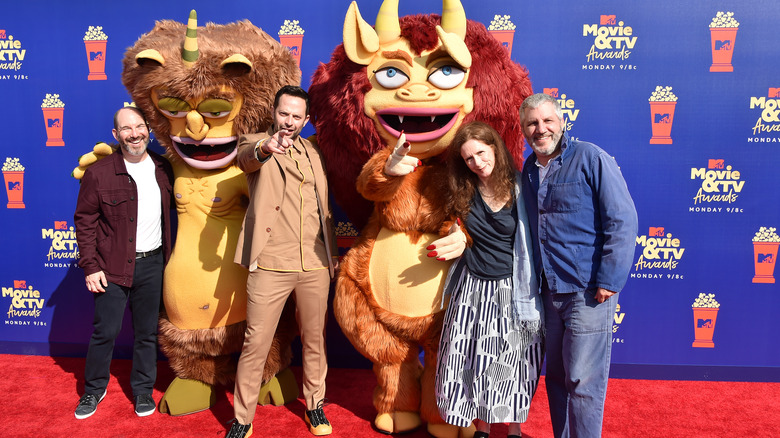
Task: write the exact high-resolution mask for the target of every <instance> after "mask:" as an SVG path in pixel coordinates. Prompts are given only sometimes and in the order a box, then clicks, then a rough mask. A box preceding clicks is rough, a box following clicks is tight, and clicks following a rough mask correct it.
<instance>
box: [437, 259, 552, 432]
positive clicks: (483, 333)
mask: <svg viewBox="0 0 780 438" xmlns="http://www.w3.org/2000/svg"><path fill="white" fill-rule="evenodd" d="M464 270H465V272H464V275H463V278H462V283H461V286H460V287H458V288H456V290H455V291H454V292H453V295H452V297H451V298H450V304H449V306H448V308H447V311H446V314H445V316H444V327H443V328H442V334H441V343H440V346H439V357H438V368H437V371H436V402H437V404H438V407H439V413H440V414H441V417H442V418H443V419H444V421H446V422H447V423H450V424H454V425H456V426H460V427H468V426H469V425H470V424H471V423H472V421H474V419H475V418H479V419H480V420H482V421H484V422H486V423H523V422H525V421H526V419H528V409H529V408H530V406H531V398H533V395H534V393H535V392H536V386H537V384H538V382H539V375H540V373H541V364H542V358H543V356H544V345H543V342H542V338H541V336H539V335H538V334H530V333H529V332H528V331H527V330H523V329H522V328H521V327H520V325H519V324H518V325H515V324H514V323H513V319H512V278H511V277H510V278H504V279H501V280H483V279H480V278H476V277H474V276H472V275H471V274H470V273H469V271H468V269H467V268H465V269H464Z"/></svg>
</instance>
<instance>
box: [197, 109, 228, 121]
mask: <svg viewBox="0 0 780 438" xmlns="http://www.w3.org/2000/svg"><path fill="white" fill-rule="evenodd" d="M228 114H230V111H216V112H210V113H200V115H202V116H203V117H205V118H207V119H218V118H220V117H225V116H226V115H228Z"/></svg>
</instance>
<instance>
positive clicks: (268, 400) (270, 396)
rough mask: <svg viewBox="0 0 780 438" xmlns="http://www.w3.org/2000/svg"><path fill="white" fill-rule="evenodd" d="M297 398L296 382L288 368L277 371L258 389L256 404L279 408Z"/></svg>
mask: <svg viewBox="0 0 780 438" xmlns="http://www.w3.org/2000/svg"><path fill="white" fill-rule="evenodd" d="M297 398H298V382H296V381H295V375H294V374H293V372H292V371H290V369H289V368H285V369H283V370H281V371H279V372H278V373H277V374H276V375H275V376H273V377H272V378H271V380H270V381H268V383H266V384H265V385H263V386H262V387H261V388H260V395H259V396H258V397H257V403H258V404H259V405H261V406H266V405H271V404H272V405H274V406H281V405H283V404H285V403H289V402H291V401H293V400H295V399H297Z"/></svg>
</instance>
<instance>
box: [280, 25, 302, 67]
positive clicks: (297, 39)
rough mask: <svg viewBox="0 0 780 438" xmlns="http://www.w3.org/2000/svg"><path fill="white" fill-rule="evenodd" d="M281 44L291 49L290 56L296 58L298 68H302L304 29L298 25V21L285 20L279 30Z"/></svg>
mask: <svg viewBox="0 0 780 438" xmlns="http://www.w3.org/2000/svg"><path fill="white" fill-rule="evenodd" d="M279 42H280V43H282V45H284V46H286V47H287V48H288V49H290V54H291V55H292V56H293V58H295V62H297V63H298V67H300V66H301V50H303V49H302V46H303V28H302V27H301V26H299V25H298V20H284V24H282V28H281V29H279Z"/></svg>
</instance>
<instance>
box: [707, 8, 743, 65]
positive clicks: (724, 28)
mask: <svg viewBox="0 0 780 438" xmlns="http://www.w3.org/2000/svg"><path fill="white" fill-rule="evenodd" d="M737 30H739V22H738V21H737V20H735V19H734V13H733V12H720V11H718V13H717V15H715V18H713V19H712V22H711V23H710V43H711V44H710V48H711V49H712V65H711V66H710V71H715V72H730V71H734V67H733V66H732V65H731V55H733V54H734V42H735V40H736V39H737Z"/></svg>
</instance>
